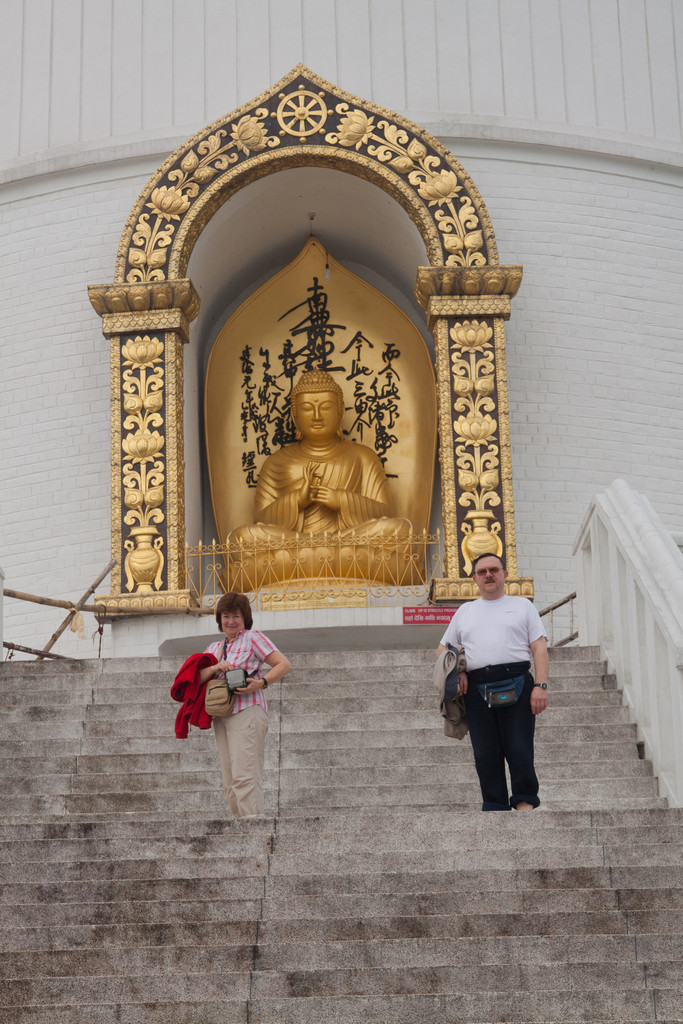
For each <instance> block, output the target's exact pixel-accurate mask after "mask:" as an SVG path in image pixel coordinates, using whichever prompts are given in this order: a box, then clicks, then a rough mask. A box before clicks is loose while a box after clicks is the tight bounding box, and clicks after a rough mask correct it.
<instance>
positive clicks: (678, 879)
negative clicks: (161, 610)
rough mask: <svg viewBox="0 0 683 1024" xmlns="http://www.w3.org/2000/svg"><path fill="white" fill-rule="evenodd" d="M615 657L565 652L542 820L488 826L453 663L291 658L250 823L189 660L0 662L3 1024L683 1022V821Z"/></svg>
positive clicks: (542, 730)
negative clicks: (233, 814) (186, 689)
mask: <svg viewBox="0 0 683 1024" xmlns="http://www.w3.org/2000/svg"><path fill="white" fill-rule="evenodd" d="M597 653H598V652H597V651H596V650H595V649H592V650H591V651H590V652H586V651H581V650H578V649H574V650H572V649H570V648H567V649H563V650H562V651H553V652H551V673H550V679H551V682H552V686H553V689H554V693H553V694H552V695H551V700H552V701H553V703H552V704H551V708H550V709H549V711H548V712H547V713H546V714H544V715H543V716H542V717H541V718H539V720H538V729H537V752H538V756H537V762H538V765H539V767H542V770H541V771H539V775H540V777H541V797H542V800H543V804H542V808H541V810H539V811H538V812H535V813H534V814H533V815H522V814H507V815H482V814H481V813H480V812H479V811H478V810H477V808H478V806H479V801H480V794H479V787H478V784H477V783H476V775H475V773H474V768H473V762H472V752H471V745H470V743H469V740H465V741H464V742H462V743H460V742H456V741H452V740H450V739H448V738H446V737H444V735H443V729H442V722H441V719H440V717H439V716H438V711H437V709H436V707H435V696H433V695H432V692H431V691H432V683H431V669H432V665H433V660H434V652H433V651H432V650H427V649H423V650H417V651H415V650H413V651H408V650H403V651H395V652H389V654H387V653H386V652H383V651H372V652H363V651H348V652H341V654H338V653H336V652H335V653H334V654H333V655H329V654H328V653H325V652H313V653H311V654H306V655H297V656H296V658H295V659H293V660H294V664H295V672H294V673H293V675H292V676H291V677H289V678H288V680H287V681H286V682H285V683H284V684H283V685H282V686H281V687H274V688H273V690H272V691H271V692H270V693H269V695H268V696H269V703H270V708H271V716H270V731H269V736H268V741H267V758H266V764H267V773H266V799H267V811H268V814H267V816H266V817H264V818H262V819H255V820H253V821H242V822H235V821H233V820H231V819H230V815H229V812H228V811H227V808H226V806H225V798H224V796H223V794H222V792H221V787H220V777H219V772H218V768H217V763H216V754H215V742H214V738H213V735H212V734H211V732H210V731H206V732H201V733H200V732H199V731H198V730H192V731H191V735H190V737H189V739H188V740H185V741H181V742H179V741H177V740H176V739H175V736H174V729H173V723H174V718H175V714H176V712H177V710H178V705H177V704H175V703H174V702H173V701H172V700H171V699H170V695H169V689H170V684H171V682H172V680H173V676H174V674H175V672H176V671H177V668H178V661H177V660H174V659H146V660H144V661H142V662H141V661H140V660H136V659H126V660H125V661H121V662H118V663H117V662H91V663H89V665H86V666H85V667H83V666H78V667H76V668H75V669H74V672H73V673H71V672H67V671H66V669H65V668H64V666H62V668H61V669H60V668H59V666H55V665H53V666H50V668H49V669H48V668H47V667H46V666H44V665H43V664H42V663H41V664H38V665H35V666H34V668H33V672H31V669H30V668H23V669H22V670H21V671H20V672H19V673H18V674H17V675H16V676H15V675H13V674H9V675H8V674H7V672H6V671H5V668H4V667H3V668H2V670H1V671H0V685H2V686H3V693H6V694H7V700H6V701H5V703H4V711H3V722H4V729H5V732H4V733H2V734H0V735H4V736H5V737H6V739H5V742H4V743H3V750H2V754H3V757H2V761H1V763H0V769H2V770H3V775H4V778H5V799H4V801H3V811H4V812H5V813H4V815H3V821H2V822H1V823H0V877H1V878H2V882H3V884H2V885H1V886H0V901H1V902H2V904H3V914H2V930H0V950H1V951H0V977H2V978H3V979H4V981H3V982H0V1024H5V1022H9V1021H11V1022H12V1024H15V1022H20V1024H22V1022H24V1021H26V1022H28V1024H41V1022H43V1021H44V1022H45V1024H48V1022H49V1024H81V1022H83V1024H86V1022H87V1024H99V1022H100V1021H102V1022H106V1024H109V1022H110V1021H113V1020H116V1021H118V1022H124V1024H125V1022H127V1024H143V1021H144V1024H156V1022H157V1021H158V1022H159V1024H161V1022H163V1024H176V1022H177V1024H194V1022H195V1021H196V1022H197V1024H199V1022H201V1024H213V1022H214V1021H215V1022H218V1021H221V1024H226V1022H230V1021H232V1020H235V1021H237V1020H239V1021H240V1022H242V1021H244V1022H247V1021H256V1020H259V1021H261V1022H262V1024H264V1022H266V1021H278V1024H280V1022H287V1021H292V1022H294V1021H296V1022H305V1021H308V1020H311V1021H312V1020H314V1019H315V1020H316V1024H319V1021H320V1020H325V1021H327V1020H329V1021H330V1022H334V1021H344V1022H348V1024H351V1022H354V1024H359V1022H360V1021H363V1022H365V1021H377V1022H379V1021H381V1022H382V1024H387V1022H388V1021H391V1022H392V1024H393V1022H394V1021H405V1022H408V1021H410V1022H411V1024H414V1022H416V1021H420V1022H425V1024H427V1022H431V1021H434V1022H435V1024H436V1022H437V1021H438V1022H439V1024H443V1021H444V1020H464V1021H472V1022H473V1024H474V1022H475V1021H476V1022H477V1024H494V1022H499V1021H501V1020H514V1021H517V1022H518V1024H521V1022H522V1021H529V1022H534V1024H536V1022H538V1024H541V1022H542V1024H549V1022H553V1024H559V1022H560V1021H561V1022H562V1024H571V1022H572V1021H575V1022H576V1024H578V1022H579V1021H581V1022H582V1024H586V1022H589V1021H593V1022H595V1024H599V1022H602V1024H607V1021H609V1022H610V1024H615V1022H616V1021H630V1020H634V1021H635V1020H647V1021H654V1020H655V1019H657V1021H659V1022H661V1021H666V1020H667V1014H670V1015H671V1020H674V1019H676V1018H677V1017H678V1019H680V1017H681V1014H680V1013H678V1010H679V1008H680V1006H681V1005H683V999H682V998H681V997H682V996H683V810H681V809H677V810H673V811H672V810H670V809H667V808H666V807H665V806H664V801H663V800H662V799H661V798H660V797H658V795H657V790H656V781H655V780H654V779H653V778H652V775H651V765H650V764H649V762H647V761H644V760H641V759H640V758H639V757H638V746H637V743H636V735H637V734H636V728H635V726H634V725H633V724H632V723H629V721H628V715H627V709H626V708H624V707H622V704H621V694H620V693H619V692H618V691H617V689H616V686H615V681H614V679H613V678H612V677H609V676H605V675H604V666H603V665H602V664H601V663H600V661H599V660H598V657H597ZM26 682H30V683H31V686H30V688H27V689H26V691H25V692H24V691H22V683H26ZM36 682H42V684H43V692H44V698H43V699H42V701H41V702H37V703H36V702H35V698H33V702H32V701H31V695H32V694H35V692H36V690H35V684H36ZM397 683H398V686H397V685H396V684H397ZM8 684H9V685H8ZM323 687H325V689H324V690H323ZM330 687H333V689H330ZM397 691H398V693H397ZM76 698H77V699H76ZM397 700H402V705H401V709H400V710H397ZM406 712H407V713H406ZM407 723H409V724H407ZM406 726H407V727H406ZM65 727H66V731H64V732H60V730H64V729H65ZM435 769H436V770H435ZM591 808H594V809H591ZM463 967H465V971H463ZM463 979H464V980H463ZM226 997H227V998H226Z"/></svg>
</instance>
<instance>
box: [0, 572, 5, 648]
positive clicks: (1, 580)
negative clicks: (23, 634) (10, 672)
mask: <svg viewBox="0 0 683 1024" xmlns="http://www.w3.org/2000/svg"><path fill="white" fill-rule="evenodd" d="M4 586H5V574H4V572H3V570H2V566H1V565H0V661H3V659H4V657H5V652H4V649H3V646H2V641H3V632H2V622H3V618H2V616H3V611H2V588H3V587H4Z"/></svg>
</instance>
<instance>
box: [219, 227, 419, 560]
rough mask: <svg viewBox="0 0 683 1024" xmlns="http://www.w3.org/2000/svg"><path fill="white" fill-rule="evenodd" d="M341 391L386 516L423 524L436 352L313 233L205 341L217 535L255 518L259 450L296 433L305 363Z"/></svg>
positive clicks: (347, 422) (347, 429) (351, 434)
mask: <svg viewBox="0 0 683 1024" xmlns="http://www.w3.org/2000/svg"><path fill="white" fill-rule="evenodd" d="M311 369H323V370H327V371H328V372H329V373H331V374H332V375H333V377H334V379H335V380H336V381H337V382H338V383H339V385H340V386H341V388H342V391H343V394H344V402H345V407H346V412H345V416H344V421H343V429H344V434H345V436H346V437H347V438H348V439H349V440H354V441H358V442H360V443H361V444H363V445H367V446H368V447H369V448H371V449H373V450H374V451H375V452H376V453H377V455H378V456H379V458H380V460H381V462H382V463H383V466H384V470H385V472H386V474H387V477H388V479H389V486H390V488H391V492H392V498H393V502H394V514H395V515H397V516H403V517H406V518H408V519H410V521H411V523H412V525H413V529H414V530H415V531H416V532H420V531H422V530H423V529H426V528H427V527H428V525H429V516H430V509H431V498H432V487H433V475H434V463H435V452H436V429H437V420H436V391H435V380H434V370H433V366H432V360H431V357H430V354H429V351H428V349H427V346H426V345H425V342H424V339H423V337H422V335H421V333H420V332H419V330H418V329H417V327H416V326H415V325H414V324H413V323H412V321H411V320H410V319H409V318H408V317H407V316H406V315H405V313H403V312H402V310H400V309H399V308H398V306H396V305H395V304H394V303H393V302H391V301H390V300H389V299H388V298H387V297H386V296H385V295H383V294H381V293H380V292H379V291H377V290H376V289H375V288H373V287H372V286H371V285H369V284H367V282H365V281H363V280H362V279H361V278H360V277H358V276H357V275H355V274H353V273H351V271H349V270H347V269H345V268H344V267H342V266H341V264H339V263H338V262H337V261H336V260H334V259H333V258H332V256H331V255H330V254H329V253H328V252H327V251H326V249H325V248H324V246H323V245H322V244H321V242H320V241H319V240H318V239H316V238H311V239H309V240H308V242H307V243H306V245H305V246H304V248H303V249H302V251H301V252H300V254H299V255H298V256H297V258H296V259H295V260H294V261H293V262H292V263H290V264H289V265H288V266H287V267H285V268H284V269H283V270H282V271H280V272H279V273H278V274H276V275H275V276H274V277H273V278H271V279H270V281H267V282H266V284H264V285H263V286H262V287H261V288H259V289H258V290H257V291H255V292H254V293H253V295H251V296H250V297H249V298H248V299H247V300H246V301H245V302H244V303H243V304H242V305H241V306H240V307H239V309H238V310H237V311H236V312H235V313H234V314H233V315H232V316H231V317H230V319H229V320H228V321H227V323H226V324H225V325H224V327H223V328H222V330H221V331H220V333H219V335H218V337H217V338H216V341H215V343H214V346H213V348H212V351H211V354H210V357H209V362H208V367H207V376H206V389H205V426H206V443H207V458H208V465H209V475H210V481H211V496H212V501H213V510H214V516H215V520H216V528H217V530H218V534H219V539H220V541H222V542H224V541H225V540H226V538H227V536H228V534H229V533H230V532H231V530H233V529H235V528H236V527H239V526H242V525H243V524H245V523H251V522H253V518H254V496H255V493H256V482H257V480H258V476H259V472H260V470H261V467H262V466H263V463H264V461H265V459H266V457H267V456H268V455H269V454H272V453H273V452H275V451H278V450H279V449H280V448H281V447H282V446H283V445H285V444H289V443H291V442H293V441H294V440H295V437H296V435H295V431H294V426H293V423H292V421H291V417H290V412H289V406H290V393H291V389H292V387H293V385H294V383H295V382H296V381H297V380H298V378H299V377H300V376H301V374H302V373H303V372H304V371H306V370H311Z"/></svg>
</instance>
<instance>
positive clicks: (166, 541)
mask: <svg viewBox="0 0 683 1024" xmlns="http://www.w3.org/2000/svg"><path fill="white" fill-rule="evenodd" d="M88 296H89V298H90V302H91V304H92V306H93V308H94V309H95V310H96V312H97V313H99V315H100V316H101V317H102V330H103V333H104V335H105V337H107V338H109V339H110V349H111V437H112V450H111V459H112V480H111V490H112V555H113V557H114V558H115V559H116V562H117V565H116V568H115V569H114V571H113V572H112V575H111V580H112V594H111V595H110V596H108V597H104V598H102V600H103V601H104V603H106V605H107V607H108V608H109V609H110V610H111V611H116V612H118V613H122V612H126V611H128V612H130V613H135V612H136V611H139V610H140V609H142V608H144V607H147V606H150V607H156V608H159V607H162V608H168V610H169V611H172V610H175V609H178V608H184V607H188V606H189V605H190V604H191V603H192V601H191V597H190V594H189V591H187V590H185V589H184V587H185V490H184V488H185V484H184V460H183V448H184V446H183V346H184V344H186V343H187V341H188V338H189V324H190V321H191V320H192V319H193V318H194V317H195V316H196V315H197V313H198V311H199V298H198V296H197V293H196V291H195V290H194V287H193V286H192V282H191V281H189V280H186V279H185V280H178V281H161V282H153V283H147V284H111V285H93V286H91V287H90V288H89V289H88Z"/></svg>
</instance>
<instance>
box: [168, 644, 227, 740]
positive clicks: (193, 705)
mask: <svg viewBox="0 0 683 1024" xmlns="http://www.w3.org/2000/svg"><path fill="white" fill-rule="evenodd" d="M217 664H218V660H217V659H216V658H215V657H214V656H213V654H209V653H208V652H205V653H204V654H191V655H190V657H189V658H188V659H187V661H186V662H185V663H184V664H183V665H182V666H181V668H180V671H179V672H178V675H177V676H176V677H175V681H174V683H173V686H172V687H171V696H172V697H173V700H177V701H182V705H183V706H182V707H181V709H180V711H179V712H178V714H177V715H176V719H175V734H176V737H177V738H178V739H179V740H185V739H187V734H188V732H189V729H188V725H196V726H197V728H198V729H210V728H211V721H212V719H211V716H210V715H207V713H206V708H205V707H204V692H205V690H206V683H202V682H201V681H200V678H199V675H200V672H201V670H202V669H203V668H206V667H207V665H217Z"/></svg>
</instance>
